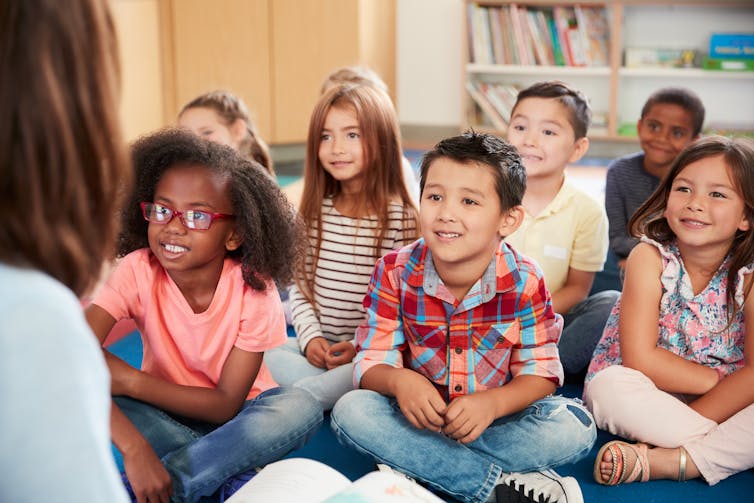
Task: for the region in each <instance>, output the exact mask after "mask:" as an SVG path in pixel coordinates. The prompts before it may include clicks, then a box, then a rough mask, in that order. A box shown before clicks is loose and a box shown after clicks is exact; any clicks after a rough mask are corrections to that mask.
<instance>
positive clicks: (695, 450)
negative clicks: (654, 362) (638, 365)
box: [584, 365, 754, 485]
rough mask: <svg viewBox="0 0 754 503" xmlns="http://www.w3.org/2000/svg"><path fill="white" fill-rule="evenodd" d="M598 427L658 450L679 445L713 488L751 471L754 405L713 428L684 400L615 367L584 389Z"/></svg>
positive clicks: (607, 370) (714, 423) (593, 380)
mask: <svg viewBox="0 0 754 503" xmlns="http://www.w3.org/2000/svg"><path fill="white" fill-rule="evenodd" d="M584 402H585V403H586V406H587V407H588V408H589V410H590V411H591V412H592V414H593V415H594V420H595V422H596V423H597V427H599V428H602V429H603V430H607V431H609V432H610V433H612V434H614V435H619V436H621V437H624V438H628V439H632V440H636V441H639V442H646V443H648V444H651V445H655V446H657V447H668V448H676V447H680V446H683V448H684V449H686V451H687V452H688V454H689V456H691V459H693V460H694V463H695V464H696V466H697V468H698V469H699V472H700V473H701V475H702V477H704V479H705V480H706V481H707V483H708V484H710V485H713V484H716V483H718V482H720V481H721V480H723V479H725V478H726V477H729V476H730V475H733V474H735V473H738V472H741V471H744V470H747V469H749V468H752V467H754V404H751V405H749V406H748V407H745V408H744V409H742V410H741V411H739V412H738V413H737V414H735V415H733V416H732V417H730V418H729V419H728V420H727V421H725V422H723V423H721V424H717V423H716V422H714V421H712V420H711V419H708V418H706V417H704V416H702V415H701V414H699V413H698V412H696V411H695V410H693V409H692V408H691V407H689V406H688V405H687V402H686V397H684V396H682V395H674V394H671V393H667V392H665V391H661V390H659V389H657V387H656V386H655V385H654V383H653V382H652V380H651V379H649V378H648V377H647V376H645V375H644V374H642V373H641V372H639V371H637V370H634V369H630V368H627V367H623V366H621V365H614V366H611V367H608V368H606V369H604V370H602V371H600V372H598V373H597V375H596V376H594V378H593V379H592V381H591V382H589V384H588V385H587V387H586V389H585V390H584Z"/></svg>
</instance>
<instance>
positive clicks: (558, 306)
mask: <svg viewBox="0 0 754 503" xmlns="http://www.w3.org/2000/svg"><path fill="white" fill-rule="evenodd" d="M590 121H591V110H590V109H589V104H588V102H587V99H586V97H585V96H584V95H583V93H581V92H580V91H577V90H575V89H573V88H571V87H569V86H568V85H567V84H565V83H563V82H557V81H550V82H540V83H537V84H534V85H532V86H530V87H528V88H526V89H524V90H522V91H521V92H520V93H519V94H518V98H517V100H516V104H515V106H514V107H513V111H512V113H511V122H510V127H509V129H508V141H509V142H510V143H511V144H512V145H513V146H515V147H516V149H517V150H518V151H519V153H520V154H521V158H522V159H523V161H524V166H525V167H526V175H527V180H528V182H527V186H526V193H525V194H524V198H523V207H524V210H525V215H524V221H523V223H522V225H521V226H520V227H519V229H518V230H517V231H516V232H514V233H513V234H511V235H509V236H508V237H506V238H505V240H506V242H507V243H508V244H510V245H512V246H513V247H514V248H515V249H516V250H518V251H519V252H521V253H523V254H525V255H528V256H530V257H532V258H534V259H535V260H536V261H537V262H538V263H539V265H540V266H541V268H542V270H543V272H544V278H545V283H546V284H547V288H548V289H549V290H550V292H551V293H552V305H553V308H554V310H555V312H557V313H559V314H561V315H562V316H563V321H564V328H563V334H562V336H561V338H560V342H559V344H558V348H559V350H560V359H561V361H562V363H563V368H564V370H565V372H566V382H568V381H571V382H582V381H583V374H584V371H585V370H586V367H587V366H588V365H589V360H590V358H591V356H592V351H593V350H594V347H595V346H596V344H597V341H598V340H599V338H600V336H601V335H602V330H603V329H604V327H605V322H606V321H607V318H608V316H609V315H610V310H611V309H612V307H613V305H614V304H615V301H616V300H617V298H618V296H619V295H620V293H619V292H617V291H614V290H609V291H603V292H599V293H596V294H595V295H592V296H589V291H590V290H591V288H592V282H593V281H594V276H595V273H596V272H597V271H600V270H602V267H603V265H604V263H605V258H606V256H607V248H608V233H607V229H608V224H607V216H606V214H605V210H604V208H603V206H602V205H601V204H600V203H599V202H597V201H596V200H594V199H593V198H592V197H590V196H589V195H588V194H586V193H584V192H582V191H580V190H579V189H577V188H576V187H574V186H573V185H572V184H570V183H569V182H568V180H567V178H566V176H565V168H566V166H567V165H568V164H570V163H573V162H576V161H578V160H579V159H581V158H582V157H583V156H584V154H586V152H587V150H588V149H589V139H588V138H587V136H586V134H587V130H588V129H589V123H590Z"/></svg>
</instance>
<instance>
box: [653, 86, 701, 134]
mask: <svg viewBox="0 0 754 503" xmlns="http://www.w3.org/2000/svg"><path fill="white" fill-rule="evenodd" d="M661 103H662V104H668V105H678V106H679V107H681V108H683V109H684V110H686V111H687V112H688V113H690V114H691V122H692V124H693V128H694V129H693V131H692V132H691V136H692V137H696V136H699V134H700V133H701V132H702V127H703V126H704V113H705V111H704V104H703V103H702V100H701V99H700V98H699V96H698V95H697V94H696V93H695V92H694V91H692V90H691V89H686V88H685V87H663V88H662V89H658V90H657V91H655V92H653V93H652V94H651V95H650V96H649V98H647V101H646V102H645V103H644V106H643V107H641V118H642V119H643V118H644V116H646V115H647V114H648V113H649V111H650V110H651V109H652V107H653V106H655V105H659V104H661Z"/></svg>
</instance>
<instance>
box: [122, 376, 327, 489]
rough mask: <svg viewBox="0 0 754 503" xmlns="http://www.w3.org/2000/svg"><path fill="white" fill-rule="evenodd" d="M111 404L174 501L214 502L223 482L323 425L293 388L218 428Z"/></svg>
mask: <svg viewBox="0 0 754 503" xmlns="http://www.w3.org/2000/svg"><path fill="white" fill-rule="evenodd" d="M115 403H116V404H117V405H118V406H119V407H120V408H121V410H123V412H124V413H125V414H126V416H128V418H129V419H130V420H131V422H133V423H134V425H135V426H136V427H137V428H138V429H139V431H140V432H141V434H142V435H144V437H145V438H146V439H147V441H148V442H149V444H150V445H151V446H152V448H153V449H154V451H155V452H156V453H157V455H158V456H159V457H160V459H161V460H162V463H163V464H164V465H165V468H166V469H167V470H168V472H169V473H170V478H171V480H172V482H173V497H172V498H171V501H175V502H188V501H191V502H193V501H204V502H209V501H218V499H217V496H214V498H213V495H215V493H216V491H217V490H218V489H219V488H220V486H221V485H222V484H223V482H225V481H226V480H227V479H229V478H230V477H233V476H234V475H237V474H239V473H241V472H244V471H246V470H250V469H252V468H255V467H258V466H264V465H266V464H267V463H271V462H273V461H276V460H278V459H280V458H282V457H283V456H285V455H286V454H287V453H288V452H290V451H292V450H294V449H297V448H299V447H301V446H303V445H304V444H305V443H306V442H307V441H308V440H309V438H310V437H311V436H312V435H314V433H315V432H316V431H317V429H319V426H320V425H321V424H322V408H321V407H320V406H319V404H318V403H317V402H316V401H315V400H314V398H312V396H311V395H310V394H309V393H307V392H305V391H303V390H299V389H295V388H273V389H270V390H267V391H265V392H264V393H261V394H260V395H258V396H257V397H256V398H254V399H252V400H248V401H247V402H246V403H245V404H244V406H243V408H242V409H241V411H240V412H239V413H238V414H237V415H236V416H235V417H234V418H232V419H231V420H230V421H228V422H226V423H224V424H222V425H219V426H218V425H215V424H211V423H206V422H203V421H196V420H192V419H187V418H182V417H177V416H172V415H169V414H167V413H166V412H164V411H162V410H160V409H158V408H156V407H153V406H152V405H149V404H147V403H144V402H140V401H138V400H134V399H131V398H128V397H115Z"/></svg>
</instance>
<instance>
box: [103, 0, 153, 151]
mask: <svg viewBox="0 0 754 503" xmlns="http://www.w3.org/2000/svg"><path fill="white" fill-rule="evenodd" d="M112 9H113V18H114V20H115V27H116V30H117V32H118V41H119V53H120V64H121V75H122V86H121V117H122V120H123V130H124V134H125V136H126V139H127V140H133V139H135V138H136V137H137V136H139V135H141V134H143V133H146V132H148V131H151V130H154V129H157V128H160V127H162V126H164V125H165V124H164V121H163V107H164V98H163V81H162V62H161V56H162V53H161V51H160V31H159V11H158V3H157V0H116V1H114V2H112ZM137 34H138V36H136V35H137Z"/></svg>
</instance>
